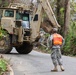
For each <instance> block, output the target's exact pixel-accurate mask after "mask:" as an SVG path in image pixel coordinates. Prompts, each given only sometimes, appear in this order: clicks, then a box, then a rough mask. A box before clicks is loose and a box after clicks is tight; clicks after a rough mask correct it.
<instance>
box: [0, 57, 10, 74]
mask: <svg viewBox="0 0 76 75" xmlns="http://www.w3.org/2000/svg"><path fill="white" fill-rule="evenodd" d="M8 63H9V62H8V61H7V60H6V59H4V58H3V56H1V57H0V75H6V73H8V72H9V69H8Z"/></svg>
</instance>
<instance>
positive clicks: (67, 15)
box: [64, 0, 70, 37]
mask: <svg viewBox="0 0 76 75" xmlns="http://www.w3.org/2000/svg"><path fill="white" fill-rule="evenodd" d="M69 25H70V0H65V16H64V37H66V35H67V34H68V30H69Z"/></svg>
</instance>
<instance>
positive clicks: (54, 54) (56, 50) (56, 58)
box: [48, 35, 64, 66]
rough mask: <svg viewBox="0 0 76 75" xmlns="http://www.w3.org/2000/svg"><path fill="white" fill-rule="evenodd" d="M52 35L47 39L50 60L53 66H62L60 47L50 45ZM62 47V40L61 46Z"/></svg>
mask: <svg viewBox="0 0 76 75" xmlns="http://www.w3.org/2000/svg"><path fill="white" fill-rule="evenodd" d="M52 40H53V35H51V36H50V37H49V38H48V43H49V47H50V48H51V58H52V62H53V64H54V66H57V64H59V65H62V55H61V50H60V48H61V46H60V45H52ZM63 45H64V39H63V44H62V46H63Z"/></svg>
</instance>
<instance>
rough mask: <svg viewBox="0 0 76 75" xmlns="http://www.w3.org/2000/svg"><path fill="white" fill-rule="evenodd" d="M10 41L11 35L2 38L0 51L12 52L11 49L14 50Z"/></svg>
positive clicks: (4, 52)
mask: <svg viewBox="0 0 76 75" xmlns="http://www.w3.org/2000/svg"><path fill="white" fill-rule="evenodd" d="M10 42H11V39H10V37H9V35H6V37H3V38H1V39H0V53H2V54H6V53H10V51H11V50H12V46H11V44H10Z"/></svg>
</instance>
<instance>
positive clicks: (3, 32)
mask: <svg viewBox="0 0 76 75" xmlns="http://www.w3.org/2000/svg"><path fill="white" fill-rule="evenodd" d="M5 35H7V32H6V31H5V30H3V29H2V28H1V27H0V39H2V38H3V37H5Z"/></svg>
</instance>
